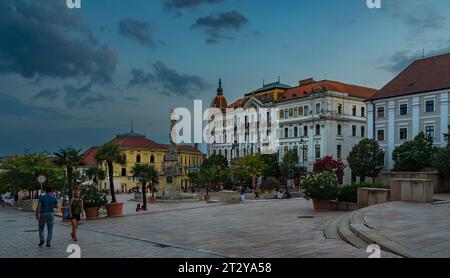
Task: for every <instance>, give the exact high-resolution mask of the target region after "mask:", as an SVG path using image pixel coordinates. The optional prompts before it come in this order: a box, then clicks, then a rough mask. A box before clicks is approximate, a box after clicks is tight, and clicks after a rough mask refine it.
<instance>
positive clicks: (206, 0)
mask: <svg viewBox="0 0 450 278" xmlns="http://www.w3.org/2000/svg"><path fill="white" fill-rule="evenodd" d="M225 1H226V0H165V1H164V4H163V5H164V10H166V11H169V12H173V13H175V15H177V16H181V10H183V9H189V8H194V7H197V6H200V5H203V4H217V3H222V2H225Z"/></svg>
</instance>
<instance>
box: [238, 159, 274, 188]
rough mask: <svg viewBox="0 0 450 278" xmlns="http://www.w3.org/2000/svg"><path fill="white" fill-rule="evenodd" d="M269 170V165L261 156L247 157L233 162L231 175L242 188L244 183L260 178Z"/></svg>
mask: <svg viewBox="0 0 450 278" xmlns="http://www.w3.org/2000/svg"><path fill="white" fill-rule="evenodd" d="M266 170H267V165H266V163H265V162H264V160H263V159H262V157H261V155H247V156H245V157H240V158H236V159H234V160H233V161H232V162H231V173H232V175H233V177H234V179H235V180H238V181H239V182H240V184H241V186H242V185H243V184H244V183H247V182H249V181H252V180H253V179H255V178H256V177H260V176H262V175H263V173H264V172H265V171H266Z"/></svg>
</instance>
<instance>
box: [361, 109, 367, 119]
mask: <svg viewBox="0 0 450 278" xmlns="http://www.w3.org/2000/svg"><path fill="white" fill-rule="evenodd" d="M365 116H366V107H361V117H365Z"/></svg>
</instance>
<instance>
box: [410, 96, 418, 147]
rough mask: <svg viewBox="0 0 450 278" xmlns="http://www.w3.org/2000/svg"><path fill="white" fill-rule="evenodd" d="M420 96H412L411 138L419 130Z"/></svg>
mask: <svg viewBox="0 0 450 278" xmlns="http://www.w3.org/2000/svg"><path fill="white" fill-rule="evenodd" d="M419 119H420V98H419V97H414V98H413V102H412V138H414V137H416V136H417V134H419V132H420V120H419Z"/></svg>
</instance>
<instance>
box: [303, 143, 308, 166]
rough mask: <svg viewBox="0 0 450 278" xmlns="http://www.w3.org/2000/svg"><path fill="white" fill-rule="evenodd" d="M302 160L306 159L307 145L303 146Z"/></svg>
mask: <svg viewBox="0 0 450 278" xmlns="http://www.w3.org/2000/svg"><path fill="white" fill-rule="evenodd" d="M303 161H305V162H306V161H308V146H306V145H305V146H303Z"/></svg>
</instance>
